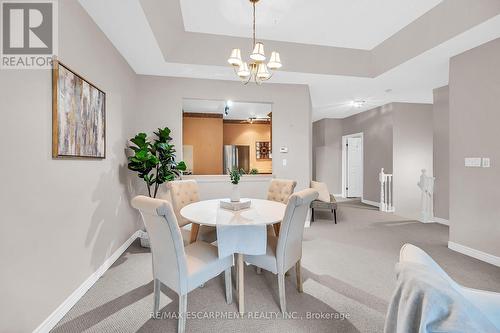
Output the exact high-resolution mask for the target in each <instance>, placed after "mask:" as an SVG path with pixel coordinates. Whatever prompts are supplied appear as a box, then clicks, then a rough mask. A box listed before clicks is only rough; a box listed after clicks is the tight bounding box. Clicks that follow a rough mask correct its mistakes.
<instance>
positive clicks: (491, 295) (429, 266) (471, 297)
mask: <svg viewBox="0 0 500 333" xmlns="http://www.w3.org/2000/svg"><path fill="white" fill-rule="evenodd" d="M399 262H400V263H413V264H420V265H423V267H425V269H426V270H427V271H429V272H433V273H435V274H437V275H438V276H440V277H441V278H442V279H444V280H445V281H446V282H447V284H448V285H449V287H451V288H452V289H453V290H455V291H457V292H458V294H460V295H461V296H462V297H463V298H464V299H465V300H466V301H468V302H469V303H471V304H472V305H473V306H474V307H475V308H476V309H478V310H479V311H480V312H481V313H482V314H483V315H484V316H485V317H486V318H487V319H488V320H489V321H490V322H491V324H493V325H494V326H495V327H496V329H497V330H498V331H500V315H499V314H500V293H497V292H492V291H486V290H480V289H472V288H467V287H464V286H462V285H460V284H458V283H457V282H455V281H454V280H453V279H452V278H451V277H450V276H449V275H448V274H446V272H445V271H444V270H443V269H442V268H441V267H440V266H439V265H438V264H437V263H436V262H435V261H434V260H433V259H432V258H431V257H430V256H429V255H428V254H427V253H426V252H425V251H424V250H422V249H420V248H419V247H416V246H415V245H412V244H404V245H403V247H402V248H401V251H400V254H399ZM391 306H392V304H391ZM443 315H444V316H447V315H449V314H446V313H443ZM387 319H389V317H388V318H387ZM452 319H453V318H452ZM412 320H414V321H416V318H415V319H412ZM433 320H434V321H435V320H436V319H435V318H434V319H433ZM461 324H463V322H462V323H460V322H458V323H457V325H461ZM390 326H391V325H387V324H386V332H387V331H390V330H388V329H387V327H390Z"/></svg>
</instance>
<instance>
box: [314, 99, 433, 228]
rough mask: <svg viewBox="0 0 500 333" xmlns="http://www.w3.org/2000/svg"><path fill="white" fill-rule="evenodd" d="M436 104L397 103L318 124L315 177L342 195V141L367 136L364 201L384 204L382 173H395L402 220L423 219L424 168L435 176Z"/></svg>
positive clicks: (396, 201)
mask: <svg viewBox="0 0 500 333" xmlns="http://www.w3.org/2000/svg"><path fill="white" fill-rule="evenodd" d="M431 124H432V105H430V104H414V103H391V104H387V105H384V106H382V107H378V108H375V109H372V110H369V111H366V112H362V113H359V114H356V115H354V116H351V117H348V118H344V119H322V120H319V121H316V122H315V123H314V125H313V150H314V177H315V179H317V180H318V181H323V182H326V183H327V184H328V186H329V189H330V192H332V193H342V136H343V135H349V134H355V133H361V132H362V133H363V137H364V141H363V144H364V147H363V158H364V168H363V169H364V172H363V177H364V179H363V199H365V200H369V201H374V202H380V183H379V181H378V175H379V173H380V169H381V168H384V172H385V173H393V171H394V205H395V207H396V213H397V214H398V215H401V216H404V217H407V218H412V219H417V218H419V217H420V190H419V188H418V187H417V185H416V184H417V183H418V180H419V177H420V174H421V169H426V170H427V172H428V175H432V172H433V165H432V160H433V156H432V149H433V147H432V142H433V140H432V135H433V129H432V125H431Z"/></svg>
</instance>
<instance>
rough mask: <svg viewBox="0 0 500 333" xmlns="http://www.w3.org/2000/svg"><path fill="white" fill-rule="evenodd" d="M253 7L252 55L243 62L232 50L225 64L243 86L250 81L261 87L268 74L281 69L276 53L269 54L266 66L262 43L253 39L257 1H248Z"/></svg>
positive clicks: (239, 52)
mask: <svg viewBox="0 0 500 333" xmlns="http://www.w3.org/2000/svg"><path fill="white" fill-rule="evenodd" d="M249 1H250V2H251V3H252V6H253V44H252V48H253V51H252V54H251V55H250V59H251V61H250V63H247V62H246V61H243V60H242V59H241V50H240V49H233V50H232V51H231V55H230V56H229V59H228V60H227V62H228V63H229V64H230V65H232V66H233V69H234V72H235V73H236V75H238V77H239V78H240V80H241V81H242V82H243V84H245V85H247V84H248V83H249V82H250V81H251V80H252V79H253V81H254V82H255V83H256V84H258V85H261V84H262V82H264V81H267V80H269V79H270V78H271V77H272V76H273V74H272V73H271V72H269V70H271V71H275V70H278V69H280V68H281V66H282V64H281V59H280V54H279V53H278V52H276V51H273V52H272V53H271V58H270V59H269V62H268V63H267V64H266V63H265V61H266V55H265V53H264V44H263V43H262V42H257V41H256V39H255V4H256V3H257V2H259V0H249Z"/></svg>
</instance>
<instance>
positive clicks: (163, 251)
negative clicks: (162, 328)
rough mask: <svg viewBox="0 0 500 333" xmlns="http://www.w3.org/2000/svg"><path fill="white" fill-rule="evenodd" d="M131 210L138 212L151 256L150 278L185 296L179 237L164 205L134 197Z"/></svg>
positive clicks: (169, 209) (172, 216) (183, 256)
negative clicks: (152, 277)
mask: <svg viewBox="0 0 500 333" xmlns="http://www.w3.org/2000/svg"><path fill="white" fill-rule="evenodd" d="M132 206H133V207H134V208H136V209H138V210H139V211H140V212H141V215H142V218H143V221H144V224H145V225H146V231H147V232H148V235H149V242H150V246H151V252H152V254H153V276H154V278H155V279H158V280H160V281H161V282H163V283H164V284H165V285H167V286H168V287H169V288H170V289H172V290H174V291H176V292H177V293H179V294H182V295H184V294H186V293H187V290H188V287H187V278H186V276H187V262H186V254H185V252H184V244H183V241H182V235H181V231H180V228H179V225H178V224H177V219H176V218H175V214H174V211H173V209H172V206H171V205H170V203H169V202H168V201H165V200H160V199H153V198H149V197H145V196H142V195H140V196H137V197H135V198H134V199H132Z"/></svg>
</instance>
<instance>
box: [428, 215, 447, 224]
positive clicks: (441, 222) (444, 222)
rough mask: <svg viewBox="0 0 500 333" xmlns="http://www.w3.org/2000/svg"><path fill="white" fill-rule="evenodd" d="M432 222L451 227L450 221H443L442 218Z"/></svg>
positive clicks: (434, 219)
mask: <svg viewBox="0 0 500 333" xmlns="http://www.w3.org/2000/svg"><path fill="white" fill-rule="evenodd" d="M432 222H436V223H439V224H444V225H447V226H449V225H450V221H449V220H446V219H442V218H440V217H435V216H434V217H433V218H432Z"/></svg>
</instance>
